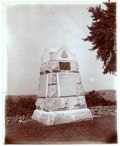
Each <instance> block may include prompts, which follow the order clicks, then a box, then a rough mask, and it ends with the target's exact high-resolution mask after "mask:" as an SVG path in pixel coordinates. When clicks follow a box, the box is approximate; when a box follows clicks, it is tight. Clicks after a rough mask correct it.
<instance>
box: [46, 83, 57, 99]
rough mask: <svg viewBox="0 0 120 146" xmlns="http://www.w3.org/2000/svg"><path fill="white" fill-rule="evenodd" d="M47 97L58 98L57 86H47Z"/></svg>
mask: <svg viewBox="0 0 120 146" xmlns="http://www.w3.org/2000/svg"><path fill="white" fill-rule="evenodd" d="M47 97H48V98H56V97H58V86H57V85H50V86H48V92H47Z"/></svg>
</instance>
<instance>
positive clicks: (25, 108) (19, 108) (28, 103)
mask: <svg viewBox="0 0 120 146" xmlns="http://www.w3.org/2000/svg"><path fill="white" fill-rule="evenodd" d="M35 102H36V100H35V99H34V98H32V97H27V98H23V97H21V98H18V99H17V100H15V99H12V98H10V97H9V98H8V99H6V103H5V114H6V116H9V117H12V116H16V115H19V116H23V115H25V116H27V115H32V114H33V112H34V110H35V109H36V107H35Z"/></svg>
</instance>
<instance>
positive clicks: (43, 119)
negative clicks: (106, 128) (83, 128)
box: [32, 108, 93, 125]
mask: <svg viewBox="0 0 120 146" xmlns="http://www.w3.org/2000/svg"><path fill="white" fill-rule="evenodd" d="M32 119H33V120H36V121H38V122H40V123H43V124H45V125H57V124H63V123H70V122H75V121H81V120H92V119H93V117H92V114H91V112H90V110H89V109H88V108H84V109H77V110H66V111H54V112H46V111H41V110H38V109H36V110H35V111H34V113H33V115H32Z"/></svg>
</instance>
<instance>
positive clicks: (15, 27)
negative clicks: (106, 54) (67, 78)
mask: <svg viewBox="0 0 120 146" xmlns="http://www.w3.org/2000/svg"><path fill="white" fill-rule="evenodd" d="M98 4H100V3H77V4H76V3H72V4H70V3H64V4H60V3H59V4H53V3H51V4H44V3H30V2H29V3H28V2H27V3H23V2H22V3H15V2H12V3H7V2H6V3H4V6H3V7H4V8H3V10H4V11H3V12H4V21H3V40H4V51H3V66H4V88H3V92H4V93H6V94H10V95H21V94H24V95H30V94H37V91H38V84H39V76H40V74H39V72H40V65H41V57H42V55H43V52H44V50H45V48H46V49H49V50H50V52H52V51H57V50H58V49H60V48H61V47H62V46H66V48H67V49H69V50H70V51H71V52H72V53H76V54H77V61H78V64H79V71H80V75H81V78H82V84H83V87H84V91H92V90H103V89H117V77H115V76H114V75H111V74H107V75H104V74H103V73H102V72H103V69H102V66H103V62H101V61H100V60H96V52H95V51H94V52H91V51H89V49H91V48H92V45H91V43H90V42H84V41H83V40H82V38H86V37H87V35H89V30H88V28H87V25H88V26H91V24H92V19H91V17H90V16H91V13H90V12H88V8H89V7H90V6H96V5H98ZM102 8H105V6H104V5H103V4H102Z"/></svg>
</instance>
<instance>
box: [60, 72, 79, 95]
mask: <svg viewBox="0 0 120 146" xmlns="http://www.w3.org/2000/svg"><path fill="white" fill-rule="evenodd" d="M59 89H60V96H77V90H76V78H75V75H74V74H59Z"/></svg>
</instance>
